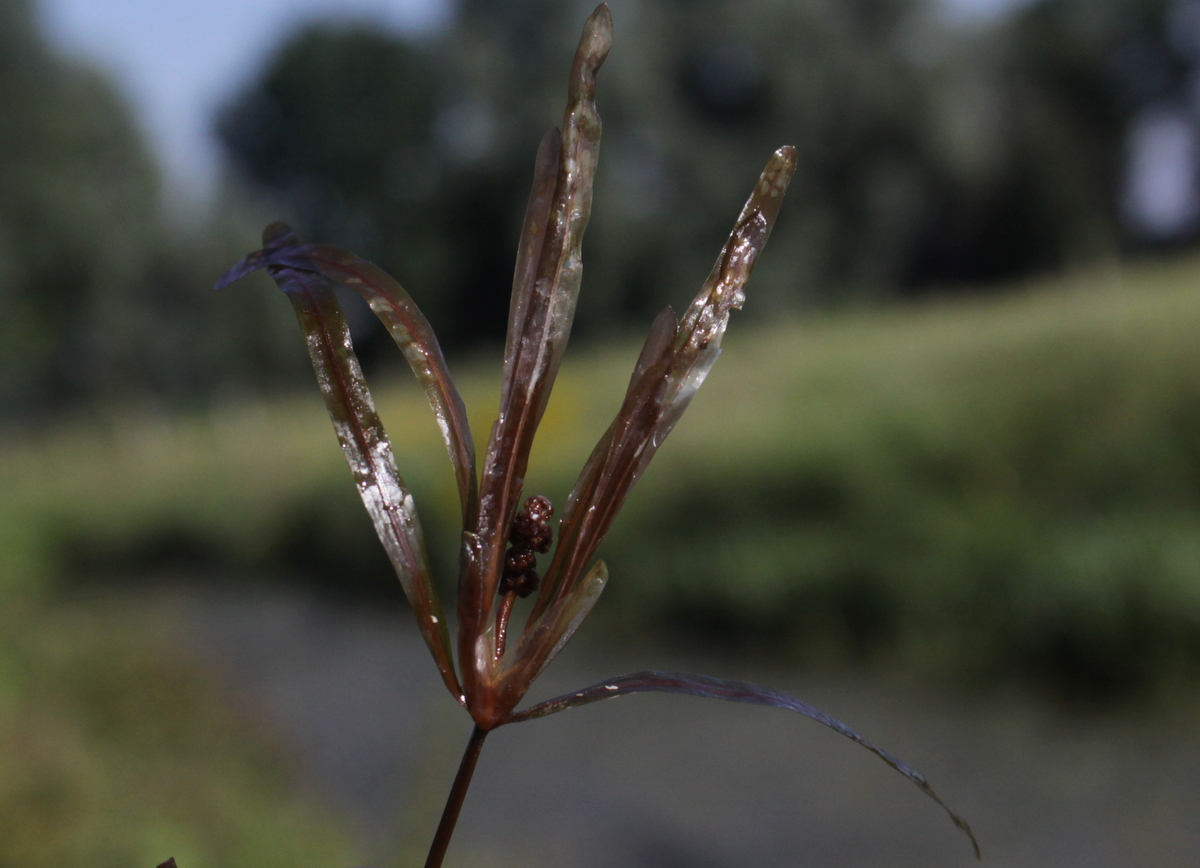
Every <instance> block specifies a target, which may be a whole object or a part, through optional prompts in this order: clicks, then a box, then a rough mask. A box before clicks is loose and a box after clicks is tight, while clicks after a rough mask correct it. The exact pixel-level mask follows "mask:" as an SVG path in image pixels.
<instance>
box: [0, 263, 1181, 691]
mask: <svg viewBox="0 0 1200 868" xmlns="http://www.w3.org/2000/svg"><path fill="white" fill-rule="evenodd" d="M750 303H751V304H753V299H751V302H750ZM297 340H299V338H297ZM636 351H637V346H636V343H629V344H627V345H624V346H620V347H615V348H609V349H605V350H592V351H581V352H579V353H576V354H575V355H573V356H572V357H571V358H569V360H568V362H567V364H566V366H565V368H564V371H563V373H562V375H561V376H560V382H559V386H558V388H557V391H556V394H555V397H554V399H553V400H552V403H551V406H550V409H549V411H548V414H547V418H546V421H545V423H544V429H543V434H542V439H541V441H540V442H539V446H538V448H537V450H536V451H535V455H534V467H535V470H534V472H533V473H532V474H531V477H530V480H529V484H528V491H529V492H530V493H533V492H542V493H546V494H548V495H550V496H551V497H552V498H554V499H555V501H556V502H560V501H561V498H562V497H563V496H564V494H565V492H566V490H567V489H568V488H569V486H570V483H571V481H572V480H573V477H574V474H575V473H576V472H577V470H578V468H579V467H580V466H581V464H582V461H583V458H584V457H585V456H586V454H587V452H588V451H589V449H590V448H591V445H592V443H593V442H594V440H595V438H596V437H598V436H599V434H600V432H601V431H602V430H603V428H604V427H605V425H607V422H608V420H609V419H610V418H611V414H612V413H613V411H614V410H615V407H616V405H617V403H618V401H619V399H620V395H621V393H622V391H623V388H624V384H625V380H626V377H627V374H628V371H629V369H630V368H631V367H632V363H633V359H634V357H635V356H636ZM462 380H463V382H464V384H465V387H464V392H465V397H466V400H467V403H468V406H469V408H470V409H471V412H472V424H473V426H474V430H475V433H476V436H477V438H479V439H482V438H483V437H485V436H486V433H487V430H488V427H489V425H490V422H491V418H492V415H491V414H493V413H494V408H495V403H496V390H497V382H496V378H495V376H494V373H493V369H492V366H490V365H489V366H484V365H478V366H473V367H468V368H467V369H466V370H465V371H464V372H463V376H462ZM376 391H377V397H378V398H379V401H380V404H381V410H382V413H383V416H384V419H385V422H387V424H388V426H389V430H390V431H391V433H392V438H393V441H394V442H395V444H396V447H397V452H398V457H399V460H400V463H401V469H402V471H403V472H404V473H405V476H406V477H407V478H408V480H409V482H410V484H411V485H412V487H413V489H414V490H415V493H416V495H417V500H418V504H419V505H420V506H421V507H422V516H423V520H424V521H425V522H426V525H427V528H428V530H429V532H430V534H431V538H432V544H433V549H434V553H435V557H436V558H437V561H438V564H439V566H440V567H441V572H442V575H444V576H446V577H447V579H448V580H449V576H450V574H451V573H452V571H453V565H454V562H455V557H456V554H455V545H454V539H455V534H456V528H455V527H454V513H455V504H454V501H453V494H452V489H451V485H450V483H451V476H450V472H449V467H448V462H447V461H446V458H445V456H444V454H443V452H442V449H441V446H440V444H439V441H438V439H437V434H436V429H435V428H434V425H433V422H432V418H431V416H430V413H429V411H428V409H427V407H426V406H425V403H424V399H423V397H422V396H421V395H420V394H419V392H418V391H417V390H416V389H415V388H414V387H413V386H412V385H411V384H409V383H408V381H407V378H404V377H400V376H397V377H395V378H391V379H388V380H386V381H385V382H380V383H379V384H378V385H377V386H376ZM0 474H2V478H3V480H4V488H3V495H2V501H0V514H3V515H5V516H7V517H9V518H10V520H7V521H6V522H5V523H4V524H3V528H4V530H3V533H4V534H5V535H6V546H5V554H4V557H5V558H6V559H7V561H8V562H10V563H8V564H7V565H6V566H5V569H6V574H7V575H8V576H9V579H10V583H15V584H18V585H21V586H30V585H34V584H37V583H39V582H42V581H45V580H46V579H47V578H55V577H58V578H61V577H63V576H67V575H72V574H75V575H78V574H81V573H96V572H106V571H107V572H113V573H127V572H129V571H130V570H144V571H152V570H154V569H157V568H159V567H162V566H164V565H170V566H172V567H178V566H180V565H183V566H188V567H192V568H197V569H201V570H205V571H210V572H211V571H212V568H213V567H217V568H219V569H222V570H232V571H239V572H243V573H245V572H249V571H256V572H257V571H263V570H267V571H273V572H277V573H291V574H294V573H307V574H309V575H312V576H315V577H317V579H316V580H318V581H321V582H323V583H325V584H327V585H329V586H332V587H356V588H368V589H370V588H378V589H384V591H383V592H385V593H388V594H392V593H395V591H394V590H393V588H394V585H393V582H394V580H393V579H391V578H390V577H389V576H388V574H387V567H386V564H385V563H384V561H383V558H382V555H381V554H380V553H379V551H378V547H377V545H376V544H375V543H374V542H373V539H372V536H371V532H370V528H369V526H368V524H367V523H366V520H365V517H364V516H363V515H362V513H361V507H360V506H359V505H358V504H357V502H356V497H355V494H354V492H353V489H352V486H351V485H350V483H349V480H348V477H347V473H346V470H345V467H344V465H343V464H342V460H341V457H340V455H339V453H338V450H337V449H336V446H335V444H334V438H333V435H332V432H331V430H330V426H329V424H328V421H327V419H326V418H325V416H324V411H323V409H322V407H321V404H320V401H319V399H318V398H317V396H316V394H315V390H314V392H313V394H311V395H307V396H298V397H297V398H295V399H292V400H288V401H284V402H276V403H271V404H267V405H253V406H251V405H246V406H240V407H239V406H229V407H225V408H223V409H221V410H218V411H215V412H214V413H212V414H211V415H209V416H206V417H204V418H190V419H163V418H158V417H146V418H137V417H134V416H128V417H124V418H122V420H121V421H120V422H119V423H116V424H110V425H107V426H91V427H88V426H78V425H77V426H72V427H65V428H62V429H60V430H57V431H54V432H50V433H48V434H44V435H42V436H39V437H37V438H30V437H26V438H24V439H23V440H21V439H13V440H11V441H10V442H9V443H8V444H7V445H6V446H5V447H4V448H3V452H2V453H0ZM603 554H604V556H605V558H606V559H607V560H608V561H609V564H610V568H611V573H612V575H613V577H614V581H613V582H612V585H611V587H610V590H609V591H608V592H607V593H608V594H609V596H610V597H611V599H609V600H607V601H606V603H605V604H603V605H601V606H600V607H599V611H600V612H602V613H605V614H602V615H601V616H600V617H601V618H604V617H607V618H608V619H609V624H610V626H615V627H617V628H622V627H629V626H631V625H638V626H644V625H648V626H654V627H659V626H662V625H668V626H669V625H672V624H684V625H687V626H688V628H689V630H691V631H693V633H694V632H695V631H696V629H697V628H702V629H701V631H700V632H701V635H705V636H707V637H710V638H713V639H715V640H719V641H722V642H730V641H732V642H739V643H750V644H757V645H762V646H765V647H770V648H787V649H789V650H790V651H791V652H792V653H795V654H797V655H799V656H810V657H822V656H836V657H842V656H845V655H850V656H856V657H871V656H877V655H879V654H880V653H882V652H886V653H887V655H888V656H889V657H895V656H897V652H898V651H902V652H903V653H902V654H900V655H899V656H901V657H903V659H905V660H908V661H910V662H912V663H914V664H916V665H919V666H923V667H930V668H932V669H935V670H939V671H954V672H958V673H966V674H969V675H971V676H972V677H975V676H978V675H980V674H988V675H992V676H1005V675H1007V674H1010V673H1016V674H1020V675H1021V676H1025V677H1032V678H1035V679H1036V680H1039V681H1042V682H1044V683H1049V684H1052V685H1053V686H1054V687H1055V688H1056V689H1058V690H1061V691H1065V692H1067V693H1078V694H1085V695H1086V694H1093V693H1101V694H1105V693H1110V692H1113V691H1117V692H1120V691H1123V690H1127V689H1136V688H1137V687H1139V686H1143V685H1146V684H1149V683H1153V682H1156V681H1159V680H1161V677H1162V676H1164V675H1165V676H1167V677H1168V680H1173V679H1174V678H1175V676H1178V675H1181V674H1188V673H1193V674H1194V672H1195V670H1196V667H1197V661H1200V262H1196V261H1194V260H1190V261H1182V262H1176V263H1172V264H1165V265H1147V266H1136V267H1128V268H1123V269H1121V270H1116V269H1114V270H1112V271H1108V272H1104V273H1098V274H1092V275H1082V276H1079V277H1075V278H1071V279H1067V280H1061V281H1057V282H1053V283H1047V284H1045V285H1042V286H1034V287H1028V288H1026V289H1023V290H1019V291H1016V292H1011V293H1008V294H1005V295H998V296H993V297H988V298H984V299H973V300H966V301H955V302H942V303H936V304H927V305H924V306H920V307H916V308H911V307H910V308H903V309H895V310H882V311H881V310H875V311H864V312H859V313H849V314H839V315H836V316H828V317H812V318H807V319H804V320H800V319H798V320H796V321H794V322H786V323H777V324H774V325H771V326H768V327H763V326H761V325H757V326H756V325H752V324H749V323H746V324H743V323H739V322H735V323H734V324H733V328H732V329H731V333H730V336H729V338H728V340H727V343H726V352H725V355H724V357H723V358H722V359H721V361H720V363H718V365H717V367H716V368H715V370H714V372H713V374H712V376H711V377H710V380H709V382H708V383H707V384H706V385H705V387H704V389H703V390H701V392H700V394H699V395H698V397H697V398H696V400H695V403H694V405H693V407H692V409H691V410H690V411H689V413H688V415H687V416H686V417H685V418H684V420H683V422H682V423H681V424H680V426H679V428H678V429H677V430H676V432H675V433H674V434H673V435H672V438H671V441H669V442H668V444H667V445H666V446H665V447H664V449H663V450H662V453H661V455H660V456H659V457H658V458H657V459H656V461H655V464H654V465H653V466H652V467H651V468H650V470H649V471H648V472H647V474H646V477H645V479H644V480H643V482H642V483H641V484H640V486H639V489H638V490H637V491H636V492H635V494H634V496H633V497H632V498H631V501H630V503H629V505H628V507H627V509H626V512H625V514H624V515H623V517H622V519H621V520H620V521H619V522H618V525H617V527H616V528H615V530H614V532H613V533H612V535H611V536H610V539H609V542H608V543H607V545H606V546H605V548H604V550H603ZM18 576H19V577H20V578H13V577H18Z"/></svg>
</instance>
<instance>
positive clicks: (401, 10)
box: [38, 0, 1029, 200]
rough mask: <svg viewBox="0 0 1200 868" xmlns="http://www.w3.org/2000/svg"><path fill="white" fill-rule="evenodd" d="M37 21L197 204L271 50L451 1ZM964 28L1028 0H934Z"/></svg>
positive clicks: (313, 2) (71, 7)
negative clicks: (227, 126) (216, 119)
mask: <svg viewBox="0 0 1200 868" xmlns="http://www.w3.org/2000/svg"><path fill="white" fill-rule="evenodd" d="M38 2H40V9H39V20H40V24H41V26H42V30H43V32H44V33H45V35H46V36H47V37H48V38H49V39H50V41H51V42H52V43H53V44H54V45H56V46H57V47H59V48H60V49H61V50H63V51H64V52H66V53H68V54H71V55H74V56H78V57H83V58H86V59H88V60H90V61H93V62H95V63H98V64H99V65H100V66H101V67H103V68H105V69H106V70H107V71H108V72H109V73H110V74H111V75H112V76H113V77H114V78H115V80H116V81H117V83H118V85H119V86H120V87H121V88H122V89H123V90H124V92H125V94H126V96H127V97H128V99H129V100H130V102H131V104H132V105H133V108H134V111H135V112H136V113H137V116H138V119H139V122H140V123H141V126H142V128H143V131H144V132H145V134H146V135H147V137H148V139H149V141H150V143H151V146H152V148H153V149H154V151H155V153H156V155H157V156H158V159H159V161H160V163H161V164H162V166H163V168H164V170H165V178H166V182H167V183H166V187H167V190H168V192H169V193H175V194H179V195H180V196H181V197H182V198H183V199H185V200H203V199H204V198H206V197H207V196H208V195H209V194H210V193H211V192H212V191H213V189H214V187H215V185H216V181H217V179H218V177H219V171H220V168H219V167H220V157H219V153H218V151H217V146H216V143H215V141H214V140H213V137H212V117H213V114H214V112H215V111H216V109H217V108H218V107H219V106H221V105H222V104H223V103H224V102H226V101H227V100H228V99H229V98H230V97H231V96H232V95H233V94H234V93H236V92H237V91H238V89H239V88H240V87H242V86H244V85H245V83H246V82H248V81H250V80H251V79H252V78H253V76H254V75H255V73H256V72H257V71H258V70H259V69H260V68H261V67H262V65H263V64H264V63H265V61H266V59H267V58H268V57H269V56H270V54H271V52H272V51H273V50H274V49H275V48H276V47H277V46H278V45H280V44H281V43H282V42H283V40H284V39H286V38H287V36H288V35H289V34H290V33H291V32H292V31H293V30H294V29H295V28H296V27H298V26H300V25H302V24H303V23H305V22H307V21H310V20H313V19H315V18H336V19H340V20H346V19H359V20H362V19H366V20H370V21H374V22H377V23H379V24H381V25H382V26H384V27H386V28H388V29H390V30H392V31H394V32H397V33H401V34H412V35H428V34H432V33H436V32H437V31H438V30H439V29H440V28H442V27H445V26H446V25H447V23H448V22H449V20H450V18H451V15H452V14H453V9H452V2H453V0H38ZM939 2H941V3H942V5H943V6H944V7H945V9H946V12H947V14H948V16H949V17H950V18H952V19H954V20H957V21H959V22H962V23H964V24H968V25H970V24H975V23H982V22H987V21H989V20H993V19H995V18H997V17H999V16H1001V15H1003V14H1004V12H1005V11H1007V10H1008V9H1009V8H1011V7H1012V6H1013V5H1015V4H1018V3H1023V2H1029V0H939Z"/></svg>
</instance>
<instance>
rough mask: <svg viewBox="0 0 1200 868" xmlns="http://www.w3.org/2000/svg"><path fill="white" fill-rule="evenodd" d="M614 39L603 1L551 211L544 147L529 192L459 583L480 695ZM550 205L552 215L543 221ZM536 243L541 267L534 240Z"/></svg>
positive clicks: (469, 663)
mask: <svg viewBox="0 0 1200 868" xmlns="http://www.w3.org/2000/svg"><path fill="white" fill-rule="evenodd" d="M611 44H612V16H611V14H610V13H609V11H608V7H607V6H605V5H603V4H602V5H601V6H600V7H599V8H597V9H596V11H595V12H594V13H593V14H592V16H591V17H590V18H588V20H587V23H586V24H585V25H584V30H583V36H582V37H581V39H580V42H579V47H578V49H577V50H576V53H575V60H574V63H573V65H572V67H571V77H570V82H569V87H568V104H567V110H566V114H565V116H564V120H563V131H562V135H561V143H560V148H559V151H560V153H559V156H558V159H557V177H556V179H555V185H554V193H553V196H552V197H551V198H550V200H549V208H548V210H545V209H546V205H545V201H546V198H545V197H546V190H547V189H548V183H549V182H548V178H549V172H550V170H551V169H552V168H553V161H552V160H551V158H550V157H549V156H548V154H546V153H545V150H544V151H543V153H542V155H540V156H539V160H538V168H537V173H536V178H535V184H534V190H533V193H532V194H531V196H530V216H529V218H528V220H529V223H528V224H527V229H530V230H531V231H530V233H529V235H528V238H523V246H522V250H521V254H520V256H519V258H518V263H517V271H516V274H515V282H516V284H517V285H516V287H515V289H516V291H517V298H516V299H515V300H514V303H513V305H512V311H511V314H512V320H511V322H510V334H509V337H508V342H507V357H506V359H505V373H504V383H503V386H502V390H501V395H502V401H501V405H500V413H499V416H498V418H497V419H496V423H495V425H493V427H492V432H491V437H490V439H489V441H488V449H487V455H486V457H485V460H484V469H483V478H482V484H481V487H480V500H479V519H478V521H477V522H476V524H475V527H474V528H473V530H474V531H475V532H476V533H477V534H478V536H479V538H480V539H481V540H482V541H483V548H482V550H481V551H480V552H479V553H478V560H476V561H470V562H468V563H467V564H465V567H466V568H465V569H464V571H463V573H462V576H461V580H460V584H459V595H458V601H459V607H458V621H459V642H460V646H459V652H460V657H461V659H462V663H463V678H464V684H465V686H466V687H467V692H468V694H469V695H475V691H474V690H472V686H473V685H474V684H475V683H477V682H479V683H491V682H492V681H493V675H494V656H493V655H491V654H488V653H484V652H482V651H479V650H478V647H477V646H478V643H477V642H476V639H477V638H478V637H479V635H480V634H481V632H482V631H483V630H484V628H485V625H486V623H487V621H488V620H489V618H490V616H491V613H492V607H493V605H494V598H495V596H496V585H497V582H498V581H499V577H500V574H501V569H500V566H501V562H502V559H503V557H504V551H505V547H506V544H507V537H508V530H509V526H510V525H511V524H512V520H513V516H514V515H515V513H516V510H517V506H518V501H519V499H520V497H521V493H522V488H523V486H524V481H525V471H526V467H527V465H528V462H529V452H530V449H531V447H532V445H533V436H534V433H535V432H536V430H537V426H538V423H539V422H540V421H541V418H542V414H543V413H544V412H545V409H546V402H547V401H548V400H549V397H550V389H551V387H552V386H553V384H554V378H555V376H556V374H557V372H558V367H559V364H560V362H561V361H562V355H563V351H564V349H565V348H566V344H567V338H568V336H569V334H570V330H571V322H572V320H573V318H574V314H575V300H576V297H577V296H578V293H579V282H580V278H581V276H582V262H581V258H580V250H581V245H582V241H583V231H584V229H585V227H586V226H587V222H588V217H589V215H590V213H591V205H592V179H593V176H594V175H595V171H596V159H597V155H598V153H599V145H600V117H599V115H598V114H597V113H596V107H595V91H596V71H597V70H598V69H599V68H600V65H601V64H602V63H603V62H604V58H605V57H606V56H607V54H608V50H609V47H610V46H611ZM553 141H554V137H553V136H551V137H548V138H547V139H546V140H545V149H549V148H550V147H551V146H552V143H553ZM543 212H544V213H545V219H544V220H539V219H538V218H539V215H541V214H542V213H543ZM542 223H544V224H545V227H544V229H543V228H541V225H540V224H542ZM543 234H544V237H539V236H541V235H543ZM525 242H528V243H525ZM539 245H540V249H539V250H538V251H537V254H538V255H537V265H536V268H534V267H533V255H534V248H535V247H538V246H539ZM531 275H532V276H533V277H532V280H530V276H531Z"/></svg>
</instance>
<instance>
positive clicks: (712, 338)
mask: <svg viewBox="0 0 1200 868" xmlns="http://www.w3.org/2000/svg"><path fill="white" fill-rule="evenodd" d="M795 169H796V152H795V149H794V148H790V147H785V148H780V149H779V150H778V151H776V152H775V154H774V155H773V156H772V157H771V160H770V161H769V162H768V163H767V166H766V168H765V169H764V170H763V173H762V175H761V176H760V177H759V179H758V183H756V184H755V186H754V191H753V192H752V193H751V194H750V198H749V199H748V200H747V201H746V205H745V207H743V208H742V213H741V214H740V215H739V217H738V219H737V222H736V223H735V224H734V227H733V231H732V232H731V233H730V235H729V240H728V241H727V242H726V243H725V247H724V249H722V251H721V255H720V256H719V257H718V258H717V262H716V265H715V266H714V267H713V270H712V273H711V274H710V275H709V277H708V280H707V281H705V284H704V286H703V288H702V289H701V291H700V293H699V295H697V296H696V299H695V300H694V301H693V302H692V304H691V306H689V308H688V309H687V311H685V313H684V315H683V317H682V319H681V320H680V322H679V323H678V325H676V323H675V320H674V317H673V315H672V314H671V313H670V310H669V309H668V310H665V311H663V312H662V313H661V314H659V317H658V319H656V320H655V322H654V325H653V327H652V328H651V330H650V335H649V337H648V338H647V339H646V344H645V346H644V347H643V349H642V353H641V355H640V356H639V358H638V362H637V365H636V366H635V368H634V372H633V376H632V377H631V378H630V383H629V389H628V390H627V392H626V394H625V399H624V402H623V404H622V406H621V409H620V411H619V412H618V413H617V417H616V419H615V420H614V421H613V423H612V425H611V426H610V427H609V429H608V431H606V432H605V434H604V436H603V437H602V438H601V439H600V442H599V443H598V444H597V445H596V448H595V449H594V450H593V451H592V454H591V457H589V459H588V461H587V464H586V465H585V466H584V469H583V472H582V473H581V474H580V477H579V480H578V481H577V482H576V483H575V487H574V489H573V490H572V491H571V494H570V496H569V497H568V499H567V505H566V508H565V509H564V511H563V519H562V522H561V524H560V526H559V540H558V546H557V548H556V549H555V552H554V559H553V561H552V562H551V565H550V569H549V570H548V571H547V574H546V578H545V580H544V582H543V585H542V588H541V592H540V593H539V596H538V600H537V603H536V604H535V606H534V610H533V613H532V616H531V618H530V629H533V628H534V627H535V625H536V622H537V619H538V618H540V617H541V616H542V614H543V613H544V612H545V611H547V609H548V608H549V607H550V606H552V605H553V604H554V603H556V602H557V601H559V600H561V599H563V598H564V597H566V596H569V595H570V594H572V593H573V592H574V588H575V583H576V577H577V576H579V575H580V574H581V573H582V571H583V568H584V565H585V564H587V563H589V562H590V561H591V560H592V559H593V558H594V557H595V554H596V549H597V548H598V547H599V545H600V541H601V540H602V539H603V538H604V535H605V534H606V533H607V532H608V529H609V527H611V525H612V522H613V520H614V519H615V518H616V515H617V512H618V511H619V510H620V508H621V505H622V504H623V503H624V501H625V497H626V496H627V495H628V494H629V491H630V489H632V487H633V485H634V483H635V482H637V480H638V478H639V477H640V476H641V475H642V472H643V471H644V470H645V469H646V466H647V465H648V464H649V463H650V459H651V458H653V457H654V454H655V453H656V452H657V451H658V448H659V446H661V445H662V443H663V441H664V440H666V438H667V435H668V434H670V432H671V429H672V428H674V426H675V423H676V422H678V421H679V418H680V416H682V415H683V411H684V410H685V409H686V408H687V405H688V404H689V403H690V402H691V399H692V396H693V395H695V393H696V390H697V389H698V388H699V387H700V384H701V383H702V382H703V381H704V378H705V377H706V376H707V375H708V372H709V370H710V369H711V368H712V366H713V363H714V362H715V361H716V359H717V356H718V355H719V353H720V346H721V338H722V336H723V335H724V333H725V329H726V327H727V326H728V324H729V313H730V311H731V310H733V309H734V308H740V307H741V306H742V302H743V300H744V299H745V295H744V288H745V285H746V281H747V280H748V279H749V278H750V273H751V271H753V269H754V264H755V262H757V260H758V256H759V254H760V253H761V252H762V249H763V247H764V246H765V245H766V243H767V238H768V237H769V236H770V234H771V227H772V226H773V225H774V222H775V218H776V216H777V215H778V213H779V206H780V204H781V203H782V201H783V194H784V191H785V190H786V189H787V185H788V182H789V181H790V180H791V177H792V174H793V172H795Z"/></svg>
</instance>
